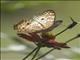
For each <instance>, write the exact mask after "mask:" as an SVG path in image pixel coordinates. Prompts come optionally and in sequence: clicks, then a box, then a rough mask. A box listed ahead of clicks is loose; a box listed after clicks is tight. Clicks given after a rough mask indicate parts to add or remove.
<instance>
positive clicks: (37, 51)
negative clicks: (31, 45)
mask: <svg viewBox="0 0 80 60" xmlns="http://www.w3.org/2000/svg"><path fill="white" fill-rule="evenodd" d="M40 48H41V47H38V49H37V51H36V52H35V54H34V56H33V57H32V59H31V60H33V59H34V58H35V57H36V56H37V54H38V52H39V50H40Z"/></svg>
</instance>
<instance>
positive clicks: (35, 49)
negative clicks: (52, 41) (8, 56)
mask: <svg viewBox="0 0 80 60" xmlns="http://www.w3.org/2000/svg"><path fill="white" fill-rule="evenodd" d="M37 49H38V47H36V48H35V49H34V50H32V51H31V52H30V53H29V54H28V55H27V56H26V57H24V58H23V60H25V59H26V58H28V57H29V56H30V55H31V54H32V53H33V52H34V51H36V50H37Z"/></svg>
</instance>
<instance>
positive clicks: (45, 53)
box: [35, 49, 54, 60]
mask: <svg viewBox="0 0 80 60" xmlns="http://www.w3.org/2000/svg"><path fill="white" fill-rule="evenodd" d="M53 50H54V49H51V50H49V51H48V52H46V53H45V54H44V55H42V56H40V57H38V58H36V59H35V60H38V59H41V58H43V57H44V56H46V55H47V54H48V53H50V52H52V51H53Z"/></svg>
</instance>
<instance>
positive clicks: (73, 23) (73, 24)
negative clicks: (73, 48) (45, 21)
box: [55, 17, 78, 36]
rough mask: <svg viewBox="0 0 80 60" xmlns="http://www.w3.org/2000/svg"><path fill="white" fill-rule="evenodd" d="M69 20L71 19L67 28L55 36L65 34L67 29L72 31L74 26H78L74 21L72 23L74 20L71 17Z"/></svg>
mask: <svg viewBox="0 0 80 60" xmlns="http://www.w3.org/2000/svg"><path fill="white" fill-rule="evenodd" d="M70 19H71V21H72V23H71V24H70V25H69V26H68V27H67V28H65V29H64V30H62V31H61V32H59V33H58V34H56V35H55V36H58V35H59V34H61V33H63V32H65V31H66V30H68V29H72V28H73V27H74V26H75V25H76V24H78V23H77V22H76V21H74V20H73V19H72V17H70Z"/></svg>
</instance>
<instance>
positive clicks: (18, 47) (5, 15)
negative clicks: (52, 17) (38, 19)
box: [1, 1, 80, 60]
mask: <svg viewBox="0 0 80 60" xmlns="http://www.w3.org/2000/svg"><path fill="white" fill-rule="evenodd" d="M49 9H51V10H54V11H55V12H56V20H63V23H62V25H60V26H59V27H57V28H55V29H54V30H53V31H51V32H52V33H53V34H56V33H58V32H60V31H61V30H63V29H65V28H66V27H67V25H68V24H70V23H71V20H70V16H71V17H72V18H73V19H74V20H75V21H77V22H79V23H80V1H1V60H22V58H23V57H24V56H25V55H27V54H28V53H29V52H30V51H32V50H33V49H34V48H35V47H36V45H34V43H32V42H29V41H24V39H22V38H19V37H18V36H17V35H16V32H15V31H14V29H13V25H14V24H15V23H17V22H19V21H21V20H22V19H32V17H33V16H35V15H37V14H39V13H41V12H43V11H44V10H49ZM78 33H80V24H78V25H77V26H75V27H74V28H73V29H71V30H67V31H66V32H64V33H62V34H61V35H59V36H58V37H57V38H56V40H59V41H66V40H68V39H70V38H72V37H74V36H76V35H77V34H78ZM68 45H69V46H71V48H70V49H62V50H60V51H59V50H54V51H53V52H51V53H50V54H48V55H47V56H45V57H44V58H42V59H41V60H80V38H78V39H75V40H74V41H72V42H71V43H69V44H68ZM49 49H50V48H42V49H41V51H40V53H39V55H41V54H43V53H45V52H46V51H48V50H49ZM45 50H46V51H45ZM27 60H30V59H27Z"/></svg>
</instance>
